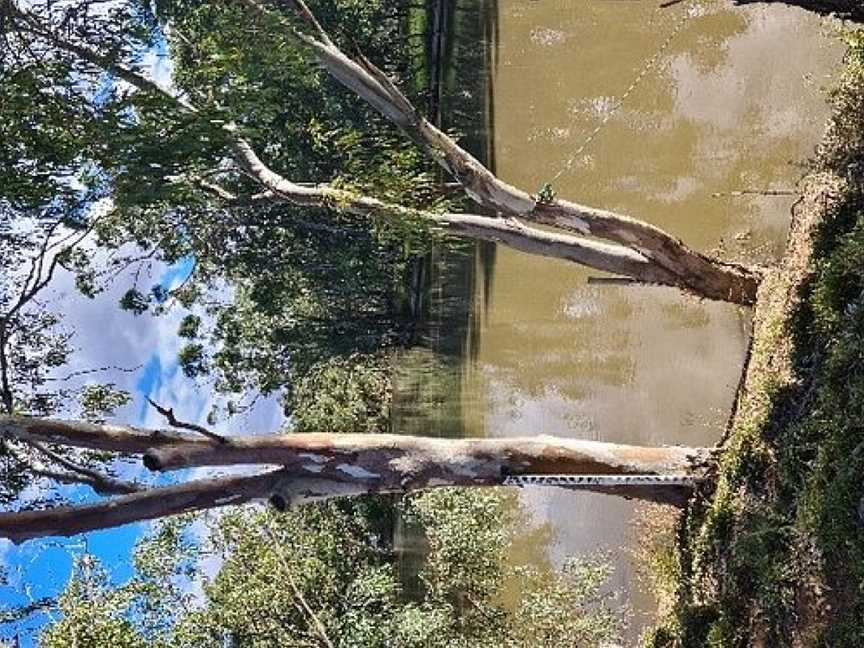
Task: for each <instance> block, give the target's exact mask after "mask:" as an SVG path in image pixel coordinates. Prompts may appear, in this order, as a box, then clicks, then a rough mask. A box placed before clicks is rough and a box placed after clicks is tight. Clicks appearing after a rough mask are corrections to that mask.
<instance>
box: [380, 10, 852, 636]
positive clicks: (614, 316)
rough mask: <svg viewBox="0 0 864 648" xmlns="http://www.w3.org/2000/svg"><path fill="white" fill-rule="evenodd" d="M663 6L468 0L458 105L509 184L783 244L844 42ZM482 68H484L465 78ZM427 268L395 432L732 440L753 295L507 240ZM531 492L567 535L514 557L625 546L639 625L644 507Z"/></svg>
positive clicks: (459, 42)
mask: <svg viewBox="0 0 864 648" xmlns="http://www.w3.org/2000/svg"><path fill="white" fill-rule="evenodd" d="M658 4H660V3H659V2H654V1H653V0H642V1H636V0H634V1H626V0H622V1H614V0H587V1H586V0H580V1H578V2H577V1H574V0H536V1H531V2H528V1H525V0H506V1H505V0H502V1H500V2H497V3H494V2H488V1H487V2H485V3H478V2H465V1H463V2H461V3H455V5H454V6H455V8H456V10H455V11H454V14H455V17H454V18H451V19H450V20H451V22H450V23H449V24H450V26H451V27H450V29H451V31H452V32H453V33H451V34H450V37H451V39H452V43H451V45H450V48H449V50H448V49H447V48H441V50H442V51H449V52H450V56H451V57H453V58H457V57H459V56H465V57H467V58H468V59H470V60H471V61H473V63H472V64H471V65H459V64H458V63H455V62H454V61H453V60H450V61H449V62H448V65H449V66H450V69H449V70H447V69H445V72H444V73H443V74H439V75H438V78H440V79H442V81H441V83H442V84H444V85H445V86H446V85H447V84H448V83H449V87H448V88H445V89H444V90H441V92H442V93H443V94H445V95H448V96H451V97H454V99H452V101H451V102H450V103H451V105H450V114H451V117H452V115H454V114H456V113H458V114H457V115H456V117H452V119H453V121H454V123H456V124H457V125H459V126H461V127H462V129H463V130H467V131H470V133H469V138H470V139H471V141H472V142H474V148H475V151H476V153H477V154H478V155H479V156H481V157H483V158H484V159H485V160H487V162H488V163H489V164H490V165H492V166H494V168H495V170H496V171H497V173H498V174H499V175H500V176H501V177H502V178H503V179H504V180H506V181H508V182H510V183H513V184H515V185H517V186H520V187H524V188H526V189H530V190H532V191H537V190H538V189H539V188H540V187H541V186H542V185H543V184H544V183H546V182H550V181H551V182H552V187H553V189H554V190H555V191H556V192H557V194H558V195H559V196H560V197H563V198H571V199H575V200H578V201H580V202H583V203H587V204H591V205H595V206H598V207H606V208H609V209H612V210H614V211H617V212H623V213H629V214H632V215H633V216H635V217H638V218H642V219H645V220H648V221H650V222H652V223H655V224H657V225H659V226H660V227H662V228H664V229H666V230H667V231H670V232H672V233H675V234H677V235H678V236H680V237H681V238H683V239H684V240H685V241H686V242H687V243H688V244H689V245H691V246H692V247H694V248H696V249H698V250H703V251H721V250H722V252H721V254H722V255H723V256H725V257H727V258H730V259H740V260H746V261H747V262H754V261H765V262H768V261H770V260H772V259H776V258H777V257H778V255H779V254H780V253H781V251H782V247H783V243H784V238H785V234H786V231H787V227H788V224H789V219H790V208H791V206H792V202H793V200H794V198H793V197H790V196H786V195H774V194H775V193H779V194H783V193H785V192H787V191H790V190H791V191H794V189H795V185H796V181H797V180H798V179H799V178H800V177H801V176H802V175H803V173H804V167H805V166H806V164H807V160H808V158H809V157H810V156H811V155H812V154H813V151H814V148H815V146H816V144H817V143H818V141H819V139H820V137H821V135H822V132H823V129H824V124H825V122H826V119H827V115H828V109H827V106H826V87H828V86H830V84H831V83H832V79H831V77H830V74H831V72H832V71H833V70H836V69H837V68H838V62H839V60H840V58H841V56H842V46H841V44H840V43H839V42H838V40H837V38H836V37H835V36H834V34H833V32H832V31H831V30H830V29H829V28H828V27H827V26H825V25H823V23H822V22H821V21H820V19H819V18H818V17H816V16H814V15H812V14H808V13H806V12H804V11H802V10H800V9H795V8H790V7H786V6H784V5H770V6H763V5H748V6H746V7H735V6H733V5H732V4H730V3H728V2H725V1H714V0H700V1H685V2H682V3H678V4H675V5H673V6H670V7H668V8H658ZM471 9H473V10H475V13H476V14H478V15H475V16H474V17H473V18H471V16H472V13H471ZM460 10H461V11H460ZM472 21H473V22H472ZM652 58H653V63H652V62H651V61H652ZM476 70H482V74H481V76H482V79H481V80H480V82H478V80H477V79H474V78H468V79H465V78H461V77H460V74H461V75H465V74H469V73H471V72H472V71H476ZM640 73H641V81H639V82H638V83H636V84H635V86H632V85H631V84H632V83H633V81H634V80H635V79H637V77H639V76H640ZM628 90H629V92H628ZM625 95H626V96H625ZM622 97H624V99H623V101H622ZM442 102H443V105H442V106H441V110H442V113H443V114H445V115H446V114H447V113H448V105H447V102H446V101H443V100H442ZM466 104H467V105H469V106H474V107H475V108H476V110H474V111H473V113H472V110H471V109H470V107H469V108H466V107H465V106H466ZM460 110H461V113H459V111H460ZM459 115H461V118H462V122H461V123H459V120H458V119H457V117H459ZM444 119H445V125H447V119H446V117H445V118H444ZM466 119H468V120H473V121H472V122H471V123H469V124H466V122H465V120H466ZM598 127H599V129H598ZM595 130H596V134H594V135H593V136H592V133H595ZM589 140H590V141H589ZM556 176H557V179H555V180H554V181H552V179H553V178H556ZM750 192H753V193H750ZM766 192H767V193H766ZM423 272H424V273H425V281H426V283H425V285H426V286H427V290H426V295H425V299H426V301H427V303H426V306H425V307H426V309H427V312H428V316H427V322H426V326H425V327H424V329H423V334H422V338H423V344H421V345H419V346H418V347H416V348H414V349H412V350H410V351H407V352H405V353H404V354H403V356H402V357H401V358H400V359H399V361H398V362H397V369H396V372H397V390H396V406H395V408H394V416H393V427H394V431H398V432H403V433H412V432H413V433H426V434H428V433H430V432H432V433H438V434H442V435H454V436H455V435H460V436H491V437H500V436H528V435H533V434H551V435H558V436H565V437H568V436H569V437H578V438H585V439H595V440H602V441H614V442H622V443H632V444H646V445H657V444H659V445H662V444H684V445H690V446H703V445H712V444H714V443H715V442H716V441H717V440H718V438H719V437H720V436H721V434H722V432H723V427H724V424H725V422H726V418H727V416H728V414H729V411H730V407H731V405H732V400H733V395H734V392H735V388H736V386H737V383H738V379H739V375H740V373H741V369H742V364H743V362H744V359H745V354H746V349H747V344H748V338H749V330H750V329H749V320H750V315H751V313H750V311H749V310H747V309H741V308H738V307H735V306H732V305H728V304H718V303H708V302H700V301H698V300H696V299H693V298H690V297H687V296H684V295H682V294H680V293H677V292H676V291H674V290H670V289H661V288H645V287H634V286H627V285H616V284H610V283H603V282H597V281H596V279H595V277H594V275H596V274H598V273H596V272H592V271H589V270H584V269H580V268H578V267H576V266H574V265H572V264H567V263H564V262H559V261H555V260H547V259H540V258H537V257H531V256H527V255H524V254H520V253H518V252H513V251H510V250H507V249H504V248H498V249H492V248H489V247H482V248H477V249H473V248H472V249H471V250H469V251H467V252H466V253H465V254H453V253H451V254H448V255H443V254H442V255H440V256H437V257H435V258H433V259H430V260H429V262H428V263H427V264H426V267H425V269H424V271H423ZM521 497H522V499H523V501H524V503H525V504H526V506H527V507H528V509H529V510H530V511H531V513H532V515H533V517H534V518H535V519H536V521H537V523H538V524H549V525H551V527H552V529H553V531H554V532H553V534H552V535H553V540H552V541H551V542H550V543H549V544H548V545H547V546H536V544H531V545H530V546H525V547H522V548H520V552H524V554H525V555H523V556H521V557H522V558H524V557H529V558H533V559H537V560H540V559H550V560H551V561H552V562H553V563H559V562H560V561H561V560H562V559H563V557H564V556H566V555H568V554H579V553H585V552H590V551H594V550H597V549H607V550H609V551H611V552H612V555H613V557H614V560H615V564H616V567H617V570H616V574H615V576H614V583H613V586H614V587H616V588H617V589H619V590H620V591H621V592H622V593H623V595H622V598H623V601H624V602H625V603H626V604H627V605H629V606H630V607H631V608H632V609H633V611H634V613H635V619H634V629H633V632H634V633H636V632H638V629H639V627H640V626H641V625H642V624H644V621H645V619H646V617H647V615H649V614H650V612H651V610H652V603H651V600H650V597H647V596H646V595H645V594H644V593H641V592H639V591H638V589H637V588H636V587H635V585H634V579H633V565H632V564H631V562H630V559H629V558H628V552H627V550H626V549H627V548H628V547H630V546H633V544H634V543H635V542H637V539H636V538H635V537H634V531H633V527H632V524H631V521H632V518H633V513H634V505H633V504H631V503H630V502H628V501H625V500H623V499H616V498H613V497H609V496H603V495H592V494H588V493H573V492H568V491H564V490H557V489H552V488H539V487H534V488H527V489H525V490H524V491H523V493H522V495H521ZM404 541H405V542H406V543H407V544H410V539H408V538H406V539H404Z"/></svg>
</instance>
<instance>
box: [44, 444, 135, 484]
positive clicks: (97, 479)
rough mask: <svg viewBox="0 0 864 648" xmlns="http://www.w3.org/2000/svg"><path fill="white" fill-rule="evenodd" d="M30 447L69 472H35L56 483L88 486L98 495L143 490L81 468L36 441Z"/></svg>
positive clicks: (89, 469) (97, 472)
mask: <svg viewBox="0 0 864 648" xmlns="http://www.w3.org/2000/svg"><path fill="white" fill-rule="evenodd" d="M27 443H28V444H29V445H30V446H32V447H33V448H35V449H36V450H38V451H39V452H41V453H42V454H44V455H45V456H46V457H48V458H49V459H50V460H51V461H53V462H54V463H56V464H59V465H61V466H63V467H64V468H66V470H68V471H70V474H66V475H64V474H63V473H56V472H50V471H46V470H35V472H37V473H40V474H42V475H43V476H45V477H51V478H52V479H57V480H58V481H65V482H67V483H68V482H69V481H74V482H79V483H82V484H88V485H89V486H91V487H92V488H93V490H94V491H96V492H97V493H99V494H100V495H128V494H129V493H138V492H140V491H142V490H145V488H144V487H143V486H141V485H140V484H137V483H135V482H128V481H125V480H122V479H116V478H114V477H109V476H108V475H104V474H102V473H100V472H99V471H98V470H93V469H92V468H87V467H86V466H82V465H80V464H78V463H76V462H74V461H72V460H71V459H67V458H66V457H64V456H63V455H61V454H59V453H57V452H54V451H53V450H51V449H50V448H47V447H46V446H44V445H43V444H41V443H39V442H38V441H28V442H27Z"/></svg>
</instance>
